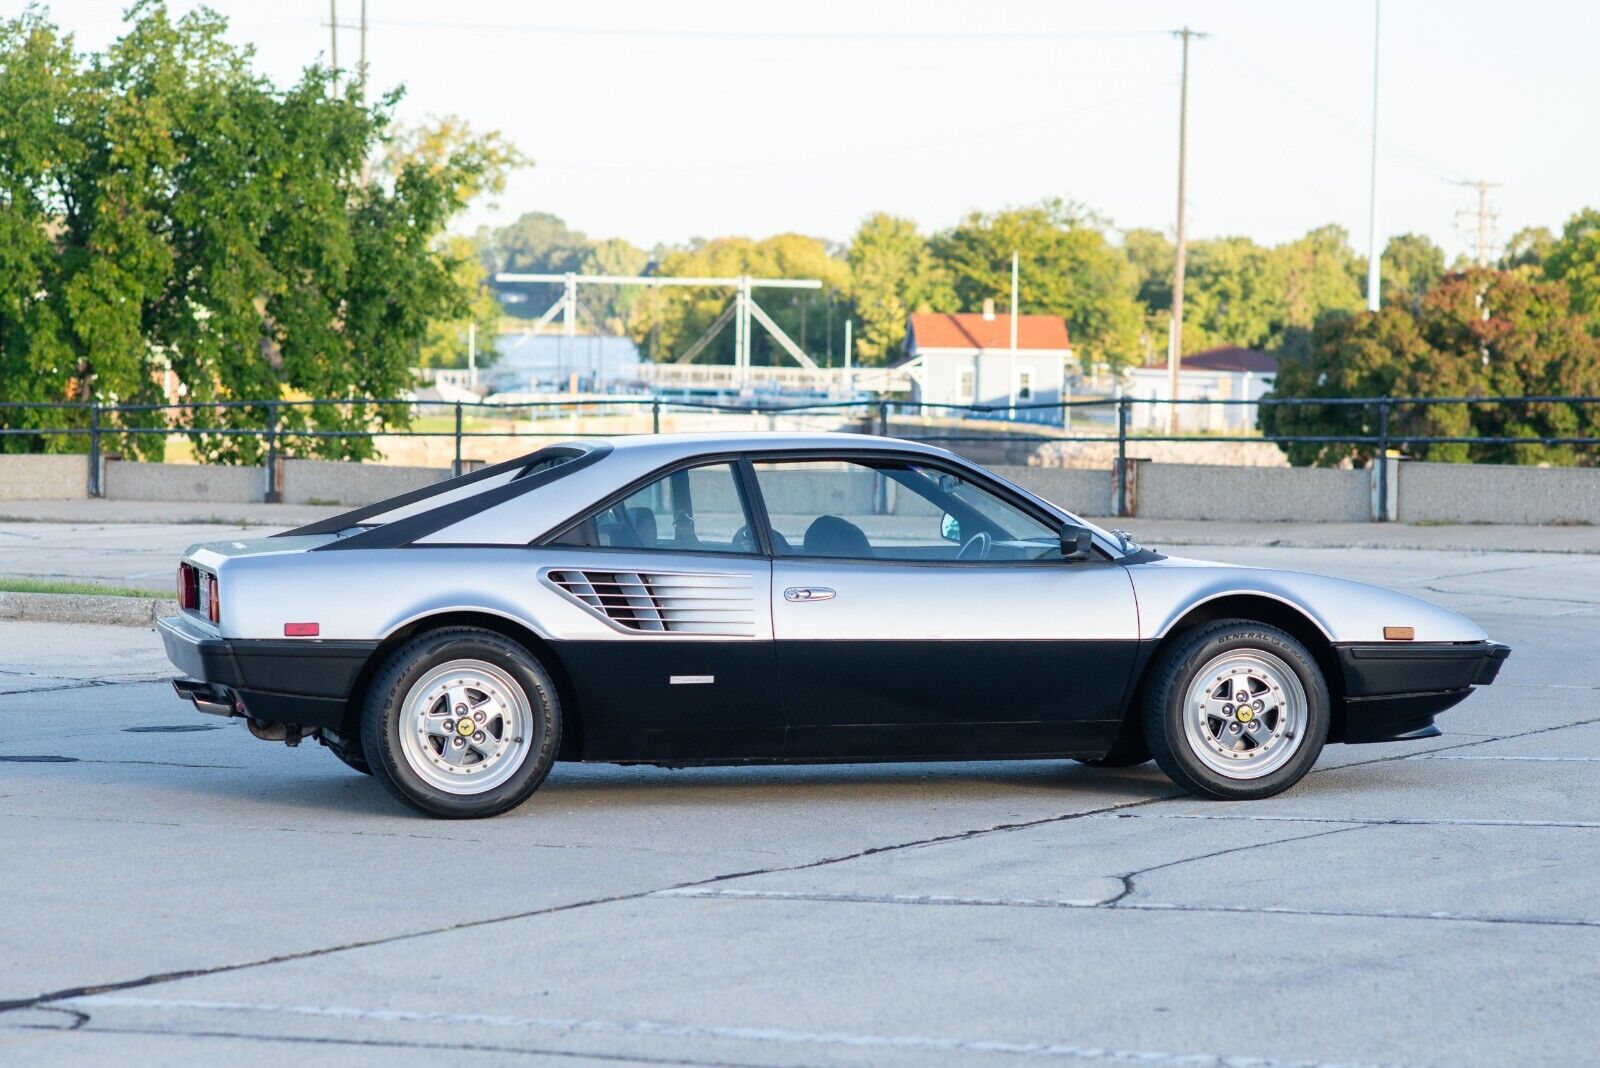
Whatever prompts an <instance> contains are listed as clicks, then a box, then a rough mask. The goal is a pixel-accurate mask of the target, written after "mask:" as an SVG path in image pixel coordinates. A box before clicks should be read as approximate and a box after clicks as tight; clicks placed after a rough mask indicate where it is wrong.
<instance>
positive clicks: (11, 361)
mask: <svg viewBox="0 0 1600 1068" xmlns="http://www.w3.org/2000/svg"><path fill="white" fill-rule="evenodd" d="M128 21H129V24H128V27H127V32H126V33H125V34H124V35H123V36H122V37H121V38H119V39H118V40H116V41H115V42H113V43H112V44H111V45H110V46H109V47H108V48H107V49H106V50H105V52H103V53H101V54H98V55H86V54H82V53H79V52H77V51H75V49H74V47H73V44H72V41H71V39H70V38H67V37H65V36H64V35H62V34H61V33H60V31H58V30H57V29H56V28H55V27H54V26H53V25H51V24H50V23H49V21H48V20H47V19H46V17H45V16H44V15H43V13H42V12H40V11H39V10H37V9H33V8H30V9H27V10H26V11H24V12H23V14H22V15H20V16H18V17H16V18H13V19H10V20H7V21H3V22H0V116H3V118H0V389H3V390H4V393H5V396H6V397H7V399H12V400H33V401H69V400H70V401H79V402H86V401H90V400H96V401H100V402H102V403H108V404H109V403H122V404H129V403H134V404H147V405H152V406H153V405H158V404H160V403H162V402H164V401H165V400H166V394H165V389H166V386H167V385H168V384H170V383H171V382H173V381H175V382H176V383H177V389H178V391H179V392H180V393H181V395H182V396H183V397H184V398H185V399H187V400H191V401H196V402H224V403H226V402H235V401H239V400H271V399H275V398H281V397H285V396H290V395H295V394H299V395H307V396H316V397H335V398H350V399H351V400H350V403H348V404H344V405H332V406H323V407H319V408H316V409H309V410H308V409H304V408H301V409H296V411H295V412H294V413H292V414H290V413H287V412H286V413H285V414H284V416H283V418H282V425H283V426H284V428H285V429H286V430H291V431H292V430H305V429H320V430H331V431H342V430H348V429H354V428H357V427H362V428H367V427H382V426H385V425H389V424H391V423H393V422H396V421H403V420H404V418H405V413H404V411H403V410H397V409H390V410H386V411H377V410H374V409H373V408H372V406H370V405H366V404H363V403H361V401H360V400H359V398H362V397H387V396H394V395H396V394H398V393H400V392H401V391H402V390H403V389H404V388H405V387H406V386H407V385H409V376H408V369H409V367H410V366H411V364H412V363H413V362H414V360H415V358H416V356H417V351H418V346H419V344H420V342H421V340H422V338H423V336H424V334H425V332H426V331H427V328H428V324H429V322H430V321H432V320H434V319H436V318H440V317H450V316H459V315H461V314H464V313H465V310H466V305H467V303H468V296H469V294H468V293H466V292H464V291H463V289H462V287H461V285H460V284H459V281H458V279H457V278H456V277H455V273H456V269H457V259H456V258H455V257H454V256H453V254H452V253H451V252H450V250H449V249H448V248H447V247H441V246H439V245H438V243H437V239H438V237H439V235H440V234H441V233H442V232H443V231H444V228H445V226H446V225H447V223H448V222H449V220H450V219H451V218H452V217H453V216H454V215H455V214H456V213H457V212H458V211H459V210H460V209H461V207H462V206H463V205H464V204H465V203H466V202H467V200H468V199H469V198H470V197H472V196H473V195H474V194H476V193H477V192H478V191H480V190H482V189H485V188H491V187H493V186H495V185H496V184H497V182H498V180H499V176H500V175H501V174H502V173H503V171H504V169H505V168H506V167H508V166H510V165H513V164H514V163H515V162H517V157H516V154H515V152H514V151H513V150H511V149H510V148H509V146H507V145H506V144H505V143H504V142H503V141H501V140H500V139H499V138H498V137H495V136H493V135H490V136H487V137H477V136H473V135H472V134H471V133H470V131H467V130H466V129H465V128H464V126H462V125H461V124H459V122H458V121H455V122H446V123H441V124H438V125H436V126H435V127H432V128H427V129H423V130H420V131H416V132H415V133H414V134H412V135H410V136H408V137H403V138H397V137H396V131H395V130H394V129H393V111H394V106H395V104H396V102H397V100H398V94H397V93H391V94H389V95H387V96H385V97H384V98H383V99H381V100H379V101H378V102H377V103H376V104H373V105H370V106H369V105H365V104H363V103H362V101H361V100H360V99H359V97H358V95H357V92H356V90H355V89H354V88H353V87H348V88H347V89H346V90H345V91H343V92H342V93H335V92H334V91H333V90H334V86H333V84H332V82H331V75H330V73H329V72H328V71H327V70H325V69H321V68H310V69H308V70H306V71H305V72H304V74H303V75H302V77H301V79H300V80H299V81H298V82H297V83H296V84H294V85H291V86H289V87H287V88H279V87H277V86H275V85H273V84H272V83H271V82H270V81H268V80H267V79H266V78H265V77H263V76H261V75H259V74H257V73H255V72H254V70H253V69H252V66H251V61H252V55H251V52H250V50H249V49H247V48H240V47H237V46H234V45H232V44H230V43H229V42H228V41H227V40H226V37H225V33H226V28H227V26H226V22H225V21H224V20H223V19H222V18H221V17H220V16H218V15H216V14H215V13H214V12H211V11H209V10H207V9H204V8H201V9H198V10H196V11H194V12H193V13H191V14H188V15H185V16H183V17H182V18H178V19H174V18H172V17H171V16H170V15H169V14H168V12H167V10H166V8H165V6H164V5H163V4H161V3H159V2H150V3H141V4H137V5H135V6H134V7H133V8H132V9H131V10H130V12H129V14H128ZM373 156H379V157H380V159H379V166H378V168H377V170H376V171H375V172H374V174H373V177H372V178H371V180H370V181H367V182H365V183H364V182H363V180H362V175H363V172H364V171H365V170H366V167H365V166H364V165H365V163H366V161H367V160H368V159H369V158H371V157H373ZM83 417H84V416H83V413H81V412H71V411H69V412H67V413H65V414H62V413H61V412H50V413H41V412H29V413H19V414H16V415H14V416H6V415H4V414H0V419H4V418H11V419H13V420H14V421H15V422H16V423H17V424H18V425H21V426H41V425H44V424H46V423H51V422H56V423H59V422H61V421H63V420H66V419H82V418H83ZM168 418H169V417H168V416H167V414H166V413H163V412H160V411H156V410H150V411H146V412H143V413H135V414H127V415H125V416H124V417H123V420H124V423H125V424H126V425H130V426H131V425H143V426H145V427H150V428H154V427H160V426H164V425H166V424H167V422H168ZM264 418H265V412H264V411H263V410H262V409H261V408H260V407H252V408H241V407H231V408H216V409H201V410H200V411H199V412H198V413H197V414H194V415H193V416H192V424H191V425H192V426H193V427H195V428H197V429H201V430H227V429H229V428H234V427H238V426H245V425H253V426H259V425H260V424H261V422H262V420H263V419H264ZM5 440H6V442H7V444H8V447H11V448H19V447H20V448H29V449H34V448H48V449H62V448H68V447H72V445H73V444H74V443H72V442H70V441H69V440H68V439H63V438H35V437H29V436H10V437H7V438H6V439H5ZM161 441H162V435H160V434H145V435H140V436H138V437H134V438H131V439H130V440H129V441H128V442H127V443H126V444H125V445H124V446H123V447H124V448H127V449H131V450H132V451H135V452H138V453H141V454H146V455H158V454H159V453H160V451H161ZM76 444H77V445H78V446H79V447H81V442H78V443H76ZM305 448H306V449H307V450H308V451H312V452H316V453H318V454H322V455H347V456H360V455H364V454H365V453H366V452H367V451H369V450H370V445H369V444H368V443H367V442H366V440H365V439H363V438H324V439H318V440H317V441H314V442H308V443H307V444H306V446H305ZM197 449H198V451H199V453H200V454H201V456H202V457H203V458H206V459H213V460H245V461H249V460H253V459H255V458H256V457H257V456H258V455H259V451H260V445H259V443H258V442H257V441H256V440H255V439H253V438H249V437H244V436H233V435H227V434H221V433H219V434H206V435H203V436H201V437H199V438H198V439H197Z"/></svg>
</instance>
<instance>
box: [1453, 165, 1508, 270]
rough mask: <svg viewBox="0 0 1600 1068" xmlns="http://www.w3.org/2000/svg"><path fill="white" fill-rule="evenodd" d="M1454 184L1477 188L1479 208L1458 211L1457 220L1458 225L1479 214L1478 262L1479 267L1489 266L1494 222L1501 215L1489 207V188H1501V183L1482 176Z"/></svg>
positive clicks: (1477, 225) (1477, 227)
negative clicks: (1484, 178)
mask: <svg viewBox="0 0 1600 1068" xmlns="http://www.w3.org/2000/svg"><path fill="white" fill-rule="evenodd" d="M1454 184H1456V185H1464V186H1467V187H1468V188H1471V189H1476V190H1477V191H1478V206H1477V208H1476V209H1472V208H1463V209H1461V210H1460V211H1457V212H1456V222H1457V225H1459V224H1460V223H1461V221H1462V220H1463V219H1471V218H1472V217H1473V216H1474V215H1476V216H1477V224H1476V229H1477V246H1478V255H1477V263H1478V266H1479V267H1487V266H1489V245H1490V244H1491V243H1492V242H1491V236H1492V233H1493V229H1494V223H1495V220H1496V219H1498V218H1499V217H1500V213H1499V212H1497V211H1495V210H1494V209H1492V208H1491V207H1489V190H1491V189H1497V188H1499V186H1500V183H1499V182H1487V181H1484V180H1483V179H1482V178H1479V179H1478V180H1476V181H1468V180H1465V179H1463V180H1462V181H1459V182H1456V183H1454Z"/></svg>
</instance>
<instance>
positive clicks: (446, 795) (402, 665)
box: [361, 627, 561, 819]
mask: <svg viewBox="0 0 1600 1068" xmlns="http://www.w3.org/2000/svg"><path fill="white" fill-rule="evenodd" d="M560 741H561V705H560V699H559V698H558V697H557V695H556V688H555V684H554V682H553V681H552V680H551V678H550V674H549V673H548V672H547V671H546V670H545V669H544V667H543V666H542V665H541V664H540V663H539V662H538V660H536V659H534V657H533V656H531V655H530V654H529V653H528V651H527V650H526V649H524V648H523V647H522V646H521V645H519V644H518V643H516V642H514V641H512V640H511V639H509V638H506V637H505V636H503V635H500V634H496V633H494V632H492V631H486V630H479V629H477V628H471V627H448V628H443V629H440V630H435V631H429V632H426V633H424V634H421V635H419V636H418V637H416V638H413V639H411V640H410V641H409V642H407V643H406V644H404V645H402V646H401V647H400V648H398V649H396V650H395V651H394V653H393V654H391V655H390V657H389V659H388V661H387V662H386V663H385V664H384V666H383V668H382V669H380V670H379V672H378V674H377V676H376V677H375V678H374V679H373V682H372V686H371V687H370V688H369V689H368V691H367V696H366V702H365V708H364V709H363V712H362V717H361V748H362V751H363V752H364V753H365V755H366V757H367V760H368V762H369V763H370V764H371V765H372V769H373V773H374V776H375V777H376V778H377V779H378V781H380V782H382V783H383V784H384V786H386V787H387V788H388V789H389V791H390V792H391V793H392V794H394V795H395V796H396V797H397V798H399V799H400V800H401V801H403V802H405V803H406V804H407V805H410V806H411V807H412V808H415V809H417V810H418V811H420V812H424V813H426V814H428V815H430V816H439V817H444V818H447V819H470V818H474V817H482V816H494V815H498V814H499V813H501V812H505V811H506V810H508V809H511V808H514V807H516V806H517V805H519V804H521V803H522V802H523V801H525V800H527V798H528V796H529V795H530V794H532V793H533V791H534V790H536V789H538V787H539V784H540V783H542V782H543V781H544V777H545V776H546V775H547V774H549V772H550V766H551V765H552V764H553V763H554V762H555V754H556V750H557V749H558V748H559V746H560Z"/></svg>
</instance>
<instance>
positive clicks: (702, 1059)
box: [0, 548, 1600, 1066]
mask: <svg viewBox="0 0 1600 1068" xmlns="http://www.w3.org/2000/svg"><path fill="white" fill-rule="evenodd" d="M1186 552H1187V554H1188V555H1195V556H1201V555H1209V556H1212V557H1215V558H1222V559H1230V560H1240V561H1249V562H1256V563H1262V564H1270V565H1277V566H1291V567H1301V568H1306V569H1312V570H1320V571H1326V572H1331V573H1337V574H1343V575H1349V576H1354V577H1359V578H1363V579H1367V580H1369V581H1376V582H1380V583H1385V584H1389V585H1394V586H1397V587H1399V588H1402V589H1406V590H1409V591H1414V592H1418V593H1421V594H1423V595H1424V596H1428V597H1430V598H1433V599H1435V600H1438V601H1441V602H1442V603H1444V604H1447V605H1450V606H1451V607H1454V608H1457V609H1460V610H1462V611H1465V612H1467V613H1468V614H1469V615H1471V616H1472V617H1473V618H1475V619H1477V620H1478V621H1480V622H1481V623H1483V624H1484V625H1485V626H1486V627H1487V628H1488V629H1489V631H1490V633H1491V635H1492V636H1494V637H1495V638H1496V639H1499V640H1503V641H1507V642H1509V643H1511V644H1512V645H1513V646H1514V647H1515V652H1514V654H1513V656H1512V659H1511V660H1510V661H1509V662H1508V664H1507V666H1506V668H1505V670H1504V671H1503V672H1502V674H1501V678H1500V681H1499V682H1497V683H1496V684H1495V685H1494V686H1493V687H1490V688H1488V689H1487V690H1484V691H1482V692H1480V693H1479V694H1477V695H1475V696H1474V697H1473V698H1472V699H1470V700H1469V701H1468V702H1467V703H1466V704H1464V705H1462V706H1461V707H1459V708H1457V709H1455V710H1452V711H1451V712H1449V713H1447V714H1446V715H1445V716H1444V717H1442V718H1441V726H1443V727H1444V728H1445V730H1446V734H1445V736H1444V737H1442V738H1438V739H1434V740H1431V741H1428V742H1418V743H1406V744H1401V745H1389V746H1374V747H1344V746H1336V747H1332V748H1330V749H1329V750H1328V751H1327V753H1326V754H1325V755H1324V757H1323V759H1322V762H1321V763H1320V764H1319V766H1318V768H1317V770H1316V771H1315V772H1314V773H1313V774H1312V775H1311V776H1309V777H1308V778H1307V779H1306V780H1305V781H1304V782H1303V783H1302V784H1300V786H1298V787H1297V788H1296V789H1295V790H1293V791H1291V792H1290V793H1288V794H1287V795H1285V796H1282V797H1279V798H1276V799H1273V800H1270V801H1262V802H1253V803H1240V804H1217V803H1206V802H1200V801H1196V800H1192V799H1189V798H1185V797H1182V796H1179V795H1178V794H1177V793H1176V791H1174V789H1173V788H1172V787H1171V786H1170V785H1169V784H1168V783H1167V781H1166V780H1165V779H1164V778H1163V777H1162V776H1161V775H1160V774H1159V772H1157V771H1156V770H1155V769H1154V768H1153V766H1147V767H1144V768H1139V769H1134V770H1131V771H1123V772H1110V771H1098V770H1093V769H1089V768H1086V767H1081V766H1077V765H1074V764H1070V763H1053V762H1051V763H1032V764H1004V763H973V764H965V765H955V764H943V765H912V766H845V767H828V768H766V769H754V770H749V769H746V770H736V769H712V770H699V771H677V772H672V771H663V770H655V769H646V768H612V767H586V766H575V765H558V766H557V770H556V771H555V772H554V774H552V776H551V777H550V779H549V781H548V782H547V784H546V785H545V786H544V788H543V789H542V790H541V791H540V792H539V793H538V794H537V795H535V797H534V799H533V800H532V801H531V802H529V803H528V804H527V805H526V806H524V807H523V808H521V809H519V810H518V811H516V812H514V813H511V814H509V815H507V816H504V817H501V818H499V819H496V820H492V821H487V822H477V823H467V824H459V823H442V822H434V821H429V820H426V819H423V818H420V817H415V816H411V815H408V814H406V813H405V812H402V811H401V810H400V809H399V808H398V806H397V805H395V804H394V803H393V802H392V801H391V800H390V799H389V797H388V796H387V795H386V794H384V793H383V792H382V790H381V789H380V788H379V787H378V786H377V785H376V784H374V783H373V782H371V781H370V780H369V779H366V778H363V777H361V776H359V775H356V774H355V773H353V772H350V771H348V770H347V769H345V768H344V767H343V766H342V765H340V764H339V763H338V762H337V761H336V760H335V759H334V758H333V757H332V755H331V754H329V753H326V752H324V751H322V750H321V749H320V748H319V747H317V746H316V745H314V744H306V745H302V746H301V747H300V748H299V749H298V750H291V749H288V748H287V747H285V746H282V745H271V744H267V743H262V742H257V741H255V740H254V739H252V738H251V737H250V736H249V735H248V734H247V733H246V732H245V731H244V729H243V728H242V727H240V726H238V725H237V724H235V723H224V722H221V721H216V720H210V719H207V718H205V717H202V716H198V715H196V714H195V713H194V712H192V711H191V710H190V709H189V708H188V707H187V706H186V705H183V704H181V703H179V702H178V701H177V700H176V699H175V698H174V697H173V695H172V693H171V691H170V689H168V688H167V686H166V685H165V683H164V682H163V681H161V680H162V679H163V678H164V677H165V675H166V668H165V665H164V663H163V661H162V659H161V656H160V652H159V649H158V643H157V642H156V640H155V636H154V635H153V634H152V633H150V632H148V631H142V630H134V629H121V628H110V627H69V626H49V625H27V624H0V820H3V821H4V824H3V825H4V826H5V828H6V830H7V832H8V833H7V838H8V842H7V848H6V851H5V854H4V859H3V860H0V903H3V905H4V907H5V909H6V921H5V923H4V924H3V925H0V1002H4V1003H5V1004H6V1005H8V1006H10V1007H9V1008H8V1009H6V1010H5V1011H0V1063H7V1064H10V1063H16V1064H22V1063H26V1064H29V1065H44V1064H60V1063H81V1062H88V1061H95V1062H103V1061H122V1062H130V1061H137V1062H141V1063H163V1064H186V1063H216V1062H225V1063H229V1064H246V1065H249V1064H272V1065H276V1064H279V1063H282V1062H283V1061H284V1060H285V1059H286V1058H314V1059H315V1060H316V1061H317V1062H318V1063H336V1064H346V1063H350V1064H383V1065H395V1064H411V1063H419V1064H420V1063H442V1062H448V1063H452V1064H479V1063H483V1064H496V1063H529V1062H532V1063H552V1064H569V1063H570V1064H583V1063H590V1062H594V1063H604V1064H641V1065H643V1064H652V1065H658V1064H673V1065H677V1064H708V1065H741V1066H742V1065H752V1066H756V1065H759V1066H769V1065H771V1066H778V1065H783V1066H788V1065H911V1064H917V1065H921V1064H951V1065H1017V1064H1032V1063H1072V1062H1074V1061H1090V1062H1092V1061H1105V1062H1110V1063H1123V1062H1128V1063H1137V1064H1167V1063H1172V1064H1184V1065H1208V1064H1249V1065H1272V1064H1296V1063H1315V1064H1329V1063H1363V1064H1368V1063H1370V1064H1417V1065H1424V1064H1426V1065H1462V1064H1484V1065H1491V1064H1496V1065H1497V1064H1505V1063H1518V1064H1573V1063H1580V1062H1585V1061H1589V1060H1591V1059H1592V1058H1593V1057H1594V1055H1595V1054H1594V1050H1595V1049H1596V1045H1597V1042H1600V1014H1597V1013H1596V1011H1595V1010H1596V1006H1600V890H1597V887H1600V790H1597V789H1596V786H1597V783H1600V700H1597V698H1600V662H1597V657H1596V655H1595V654H1596V651H1597V649H1600V556H1584V555H1556V554H1543V555H1538V554H1518V553H1509V552H1508V553H1478V554H1468V553H1449V552H1443V551H1427V552H1423V551H1396V550H1370V549H1343V550H1333V549H1286V548H1217V549H1214V550H1209V551H1208V550H1204V549H1198V548H1194V549H1189V550H1186Z"/></svg>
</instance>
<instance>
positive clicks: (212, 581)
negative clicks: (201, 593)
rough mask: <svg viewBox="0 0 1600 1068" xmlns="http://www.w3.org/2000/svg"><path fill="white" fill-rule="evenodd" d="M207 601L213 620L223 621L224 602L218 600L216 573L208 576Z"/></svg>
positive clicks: (216, 621)
mask: <svg viewBox="0 0 1600 1068" xmlns="http://www.w3.org/2000/svg"><path fill="white" fill-rule="evenodd" d="M206 601H207V606H206V607H207V609H208V611H209V614H210V616H211V622H213V623H221V622H222V602H221V601H219V600H217V576H215V575H207V576H206Z"/></svg>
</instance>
